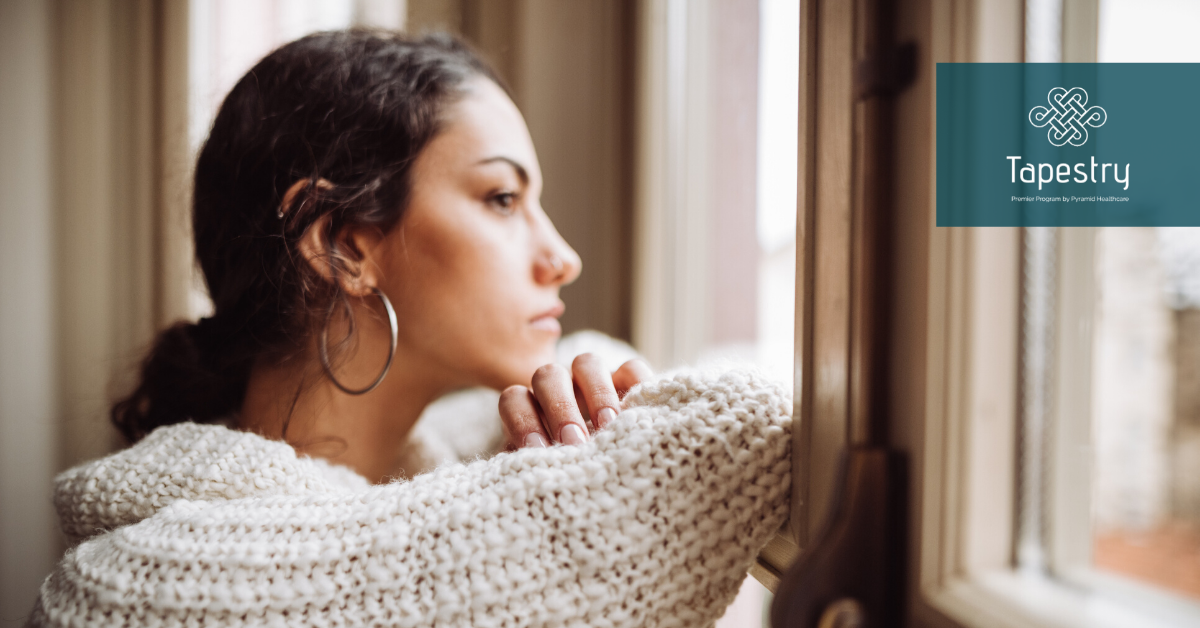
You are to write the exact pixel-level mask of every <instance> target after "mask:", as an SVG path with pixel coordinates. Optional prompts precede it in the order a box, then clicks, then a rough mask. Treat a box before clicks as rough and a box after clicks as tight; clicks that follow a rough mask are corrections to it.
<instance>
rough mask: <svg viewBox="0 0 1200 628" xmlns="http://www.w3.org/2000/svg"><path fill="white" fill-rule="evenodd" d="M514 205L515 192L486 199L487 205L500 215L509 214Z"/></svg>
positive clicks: (503, 193)
mask: <svg viewBox="0 0 1200 628" xmlns="http://www.w3.org/2000/svg"><path fill="white" fill-rule="evenodd" d="M516 203H517V195H516V193H515V192H499V193H496V194H493V195H491V196H489V197H488V204H489V205H491V206H492V208H493V209H495V210H496V211H498V212H500V213H501V214H511V213H512V212H513V209H514V205H516Z"/></svg>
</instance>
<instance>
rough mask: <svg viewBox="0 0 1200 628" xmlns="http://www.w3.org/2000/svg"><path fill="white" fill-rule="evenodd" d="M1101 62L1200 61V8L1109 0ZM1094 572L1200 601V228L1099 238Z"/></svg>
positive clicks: (1119, 232) (1163, 0)
mask: <svg viewBox="0 0 1200 628" xmlns="http://www.w3.org/2000/svg"><path fill="white" fill-rule="evenodd" d="M1100 7H1101V13H1100V33H1099V49H1098V58H1099V60H1100V61H1101V62H1196V61H1200V41H1197V39H1196V37H1195V32H1196V30H1197V28H1200V3H1196V2H1190V1H1187V0H1103V1H1102V2H1101V4H1100ZM1095 269H1096V282H1097V283H1096V285H1097V293H1096V303H1095V310H1094V314H1093V330H1094V332H1093V333H1094V345H1093V378H1094V379H1093V386H1092V416H1093V425H1092V435H1093V445H1094V449H1093V451H1094V459H1093V465H1094V467H1093V468H1094V475H1093V490H1092V521H1093V527H1092V530H1093V553H1092V555H1093V563H1094V566H1095V567H1096V568H1098V569H1101V570H1104V571H1108V572H1115V573H1118V574H1121V575H1124V576H1129V577H1132V578H1135V579H1138V580H1140V581H1143V582H1146V583H1151V584H1154V585H1158V586H1161V587H1163V588H1165V589H1169V590H1171V591H1174V592H1176V593H1181V594H1183V595H1185V596H1188V597H1192V598H1195V599H1200V230H1198V229H1185V228H1157V229H1156V228H1149V227H1146V228H1106V229H1099V230H1097V240H1096V267H1095Z"/></svg>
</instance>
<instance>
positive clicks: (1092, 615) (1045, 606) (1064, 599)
mask: <svg viewBox="0 0 1200 628" xmlns="http://www.w3.org/2000/svg"><path fill="white" fill-rule="evenodd" d="M1155 594H1156V595H1164V594H1161V593H1157V592H1155ZM925 598H926V600H927V601H928V602H929V604H930V605H932V606H933V607H934V608H936V609H937V610H939V611H941V612H942V613H944V614H946V615H947V616H949V617H950V618H952V619H953V620H955V621H956V622H958V623H960V624H962V625H963V626H971V627H978V628H984V627H987V628H1029V627H1039V628H1082V627H1084V626H1086V627H1088V628H1129V627H1130V626H1139V627H1141V628H1179V627H1184V626H1193V627H1194V626H1196V625H1198V624H1200V611H1197V610H1195V609H1193V608H1191V606H1190V604H1183V605H1169V606H1166V605H1164V606H1162V607H1156V608H1155V609H1154V612H1153V613H1149V612H1147V611H1146V610H1144V609H1143V608H1139V607H1136V606H1133V605H1131V604H1129V603H1126V602H1125V601H1123V600H1119V599H1115V598H1114V597H1113V596H1109V595H1100V594H1097V593H1093V592H1090V591H1087V590H1085V589H1082V588H1076V587H1073V586H1070V585H1067V584H1064V583H1062V582H1059V581H1056V580H1054V579H1051V578H1047V577H1045V576H1038V575H1025V574H1019V573H1017V572H1014V571H1008V570H1005V571H997V572H990V573H985V574H980V575H978V576H976V577H974V578H971V579H966V578H962V579H956V580H953V581H951V582H950V583H949V584H947V585H946V586H945V587H943V588H941V589H938V590H936V591H932V592H929V593H927V594H926V595H925Z"/></svg>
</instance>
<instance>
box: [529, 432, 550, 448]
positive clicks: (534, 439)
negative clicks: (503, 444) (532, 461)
mask: <svg viewBox="0 0 1200 628" xmlns="http://www.w3.org/2000/svg"><path fill="white" fill-rule="evenodd" d="M525 446H526V447H547V446H549V443H547V442H546V439H545V438H543V437H542V435H541V434H538V433H537V432H530V433H529V434H528V435H527V436H526V437H525Z"/></svg>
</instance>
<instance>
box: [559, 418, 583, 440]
mask: <svg viewBox="0 0 1200 628" xmlns="http://www.w3.org/2000/svg"><path fill="white" fill-rule="evenodd" d="M559 440H561V441H562V442H563V443H564V444H567V445H582V444H584V443H586V442H587V434H584V433H583V430H582V429H581V428H580V427H579V426H578V425H575V424H574V423H567V424H566V425H564V426H563V428H562V436H561V437H560V439H559Z"/></svg>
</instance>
